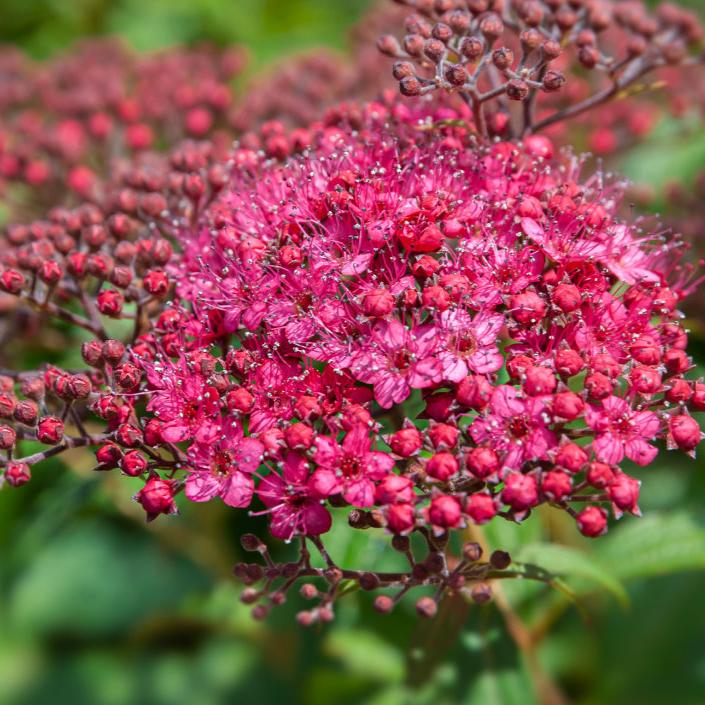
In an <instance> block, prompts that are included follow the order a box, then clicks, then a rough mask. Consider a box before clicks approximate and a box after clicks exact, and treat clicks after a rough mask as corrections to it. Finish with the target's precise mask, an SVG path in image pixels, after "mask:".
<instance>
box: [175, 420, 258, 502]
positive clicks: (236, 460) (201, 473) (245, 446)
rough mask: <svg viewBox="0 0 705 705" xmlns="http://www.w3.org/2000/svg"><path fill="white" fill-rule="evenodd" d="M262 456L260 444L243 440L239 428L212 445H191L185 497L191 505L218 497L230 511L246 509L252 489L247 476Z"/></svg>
mask: <svg viewBox="0 0 705 705" xmlns="http://www.w3.org/2000/svg"><path fill="white" fill-rule="evenodd" d="M263 454H264V446H263V445H262V443H260V441H258V440H257V439H255V438H251V437H248V438H245V437H244V436H243V432H242V428H241V427H240V426H239V425H238V424H233V425H232V426H231V427H230V429H229V430H228V431H227V432H226V433H223V435H222V436H221V437H220V438H219V439H218V440H217V441H215V442H213V443H208V444H194V445H193V446H191V448H190V449H189V459H190V460H191V462H192V463H193V467H194V470H192V471H191V472H190V473H189V475H188V477H187V478H186V487H185V490H184V491H185V494H186V496H187V497H188V498H189V499H190V500H191V501H192V502H208V501H209V500H211V499H213V498H214V497H220V498H221V499H222V500H223V502H224V503H225V504H227V505H228V506H230V507H247V506H249V504H250V502H251V501H252V495H253V493H254V488H255V484H254V481H253V479H252V477H251V476H250V475H251V474H252V473H253V472H255V471H256V470H257V468H258V467H259V464H260V462H261V459H262V456H263Z"/></svg>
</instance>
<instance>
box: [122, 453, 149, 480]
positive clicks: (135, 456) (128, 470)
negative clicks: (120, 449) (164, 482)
mask: <svg viewBox="0 0 705 705" xmlns="http://www.w3.org/2000/svg"><path fill="white" fill-rule="evenodd" d="M120 468H121V470H122V471H123V472H124V473H125V475H129V476H130V477H139V476H140V475H142V473H144V471H145V470H146V469H147V459H146V458H145V457H144V456H143V455H142V453H140V452H139V451H138V450H128V451H127V453H125V455H123V456H122V458H120Z"/></svg>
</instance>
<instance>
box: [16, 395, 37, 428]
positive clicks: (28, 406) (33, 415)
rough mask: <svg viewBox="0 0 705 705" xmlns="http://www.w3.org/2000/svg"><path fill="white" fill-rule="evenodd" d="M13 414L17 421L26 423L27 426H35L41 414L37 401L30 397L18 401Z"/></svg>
mask: <svg viewBox="0 0 705 705" xmlns="http://www.w3.org/2000/svg"><path fill="white" fill-rule="evenodd" d="M13 416H14V417H15V420H16V421H19V422H20V423H23V424H25V426H34V424H35V423H37V418H38V416H39V408H38V407H37V404H36V402H34V401H32V400H30V399H23V400H22V401H19V402H17V406H15V410H14V412H13Z"/></svg>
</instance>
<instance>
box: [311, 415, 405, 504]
mask: <svg viewBox="0 0 705 705" xmlns="http://www.w3.org/2000/svg"><path fill="white" fill-rule="evenodd" d="M371 448H372V441H371V439H370V437H369V431H368V430H367V428H365V427H364V426H362V425H361V424H358V425H356V426H354V427H353V428H352V429H350V431H348V433H347V434H346V435H345V438H344V439H343V442H342V445H339V444H338V443H337V441H335V440H334V439H333V438H330V437H328V436H318V438H317V439H316V450H315V452H314V454H313V459H314V461H315V462H316V464H317V465H318V469H317V470H316V471H315V472H314V473H313V475H312V477H311V486H312V487H314V488H315V489H316V490H317V491H318V492H319V493H320V494H321V495H323V496H325V497H328V496H330V495H333V494H337V493H339V492H340V493H342V495H343V498H344V499H345V501H346V502H348V503H349V504H352V505H353V506H356V507H370V506H372V505H373V504H374V496H375V482H378V481H379V480H382V479H383V478H384V477H385V476H386V475H387V474H388V473H389V472H390V471H391V469H392V468H393V467H394V458H392V456H391V455H387V453H381V452H379V451H373V450H371Z"/></svg>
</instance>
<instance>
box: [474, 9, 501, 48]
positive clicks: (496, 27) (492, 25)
mask: <svg viewBox="0 0 705 705" xmlns="http://www.w3.org/2000/svg"><path fill="white" fill-rule="evenodd" d="M480 32H482V34H483V35H484V36H485V37H486V38H487V39H488V41H490V42H492V41H494V40H495V39H497V38H498V37H500V36H501V35H502V32H504V23H503V22H502V20H501V19H500V18H499V17H498V16H497V15H494V14H491V15H487V16H486V17H485V18H484V19H483V20H482V21H481V22H480Z"/></svg>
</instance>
